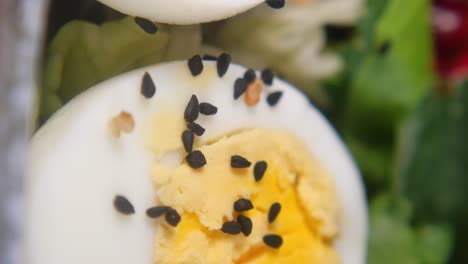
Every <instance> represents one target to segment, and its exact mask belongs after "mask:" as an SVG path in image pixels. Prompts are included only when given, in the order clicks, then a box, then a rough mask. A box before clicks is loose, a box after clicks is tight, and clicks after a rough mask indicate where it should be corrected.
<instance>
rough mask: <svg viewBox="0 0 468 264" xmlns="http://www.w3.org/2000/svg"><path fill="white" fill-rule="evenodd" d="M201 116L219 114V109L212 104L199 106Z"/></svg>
mask: <svg viewBox="0 0 468 264" xmlns="http://www.w3.org/2000/svg"><path fill="white" fill-rule="evenodd" d="M198 108H199V110H200V114H203V115H214V114H216V113H218V108H217V107H216V106H214V105H212V104H210V103H201V104H200V105H199V106H198Z"/></svg>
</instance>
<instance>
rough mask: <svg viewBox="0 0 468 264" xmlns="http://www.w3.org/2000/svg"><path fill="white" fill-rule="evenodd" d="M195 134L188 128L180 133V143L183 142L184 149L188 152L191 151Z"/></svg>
mask: <svg viewBox="0 0 468 264" xmlns="http://www.w3.org/2000/svg"><path fill="white" fill-rule="evenodd" d="M194 138H195V136H194V135H193V132H192V131H190V130H185V131H184V132H183V133H182V143H183V144H184V149H185V151H187V152H188V153H190V152H192V150H193V140H194Z"/></svg>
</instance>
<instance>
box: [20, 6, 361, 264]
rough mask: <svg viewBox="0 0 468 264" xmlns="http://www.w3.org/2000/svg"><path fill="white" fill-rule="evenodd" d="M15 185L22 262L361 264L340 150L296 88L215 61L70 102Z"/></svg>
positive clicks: (349, 179)
mask: <svg viewBox="0 0 468 264" xmlns="http://www.w3.org/2000/svg"><path fill="white" fill-rule="evenodd" d="M156 2H157V1H156ZM26 186H27V188H26V209H27V210H26V212H27V213H26V215H27V217H26V230H25V236H26V263H29V264H63V263H68V264H75V263H76V264H78V263H80V264H81V263H87V264H102V263H113V264H130V263H148V264H149V263H252V264H253V263H294V262H296V263H345V264H363V263H365V257H366V240H367V228H368V223H367V208H366V203H365V194H364V190H363V186H362V182H361V177H360V175H359V171H358V169H357V168H356V166H355V163H354V161H353V159H352V157H351V156H350V154H349V152H348V151H347V149H346V147H345V146H344V144H343V142H342V141H341V140H340V139H339V137H338V135H337V134H336V132H335V131H334V130H333V128H332V127H331V126H330V124H329V123H328V122H327V121H326V119H325V118H324V117H323V116H322V114H321V113H320V112H319V111H317V109H315V108H314V106H312V105H311V104H310V102H309V101H308V99H307V98H306V97H305V96H304V95H303V94H302V93H301V92H300V91H299V90H297V89H296V88H294V87H292V86H291V85H289V84H287V83H285V82H284V81H282V80H280V79H278V78H275V77H274V76H273V73H272V72H271V71H269V70H263V71H253V70H247V69H246V68H243V67H241V66H238V65H232V64H230V57H229V56H228V55H226V54H223V55H221V56H220V57H219V58H218V59H217V61H208V60H201V58H200V57H199V56H194V57H193V58H192V59H190V60H189V61H178V62H172V63H165V64H160V65H155V66H151V67H147V68H143V69H139V70H135V71H132V72H129V73H126V74H123V75H120V76H117V77H115V78H112V79H110V80H108V81H105V82H103V83H101V84H98V85H96V86H95V87H93V88H90V89H89V90H87V91H86V92H84V93H82V94H81V95H79V96H77V97H76V98H74V99H73V100H72V101H70V102H69V103H68V104H67V105H65V106H64V107H63V108H62V109H61V110H59V111H58V112H57V113H55V114H54V115H53V116H52V117H51V118H50V119H49V121H47V123H46V124H45V125H44V126H43V127H42V128H40V130H39V131H38V132H37V133H36V134H35V135H34V137H33V138H32V140H31V144H30V151H29V163H28V167H27V181H26Z"/></svg>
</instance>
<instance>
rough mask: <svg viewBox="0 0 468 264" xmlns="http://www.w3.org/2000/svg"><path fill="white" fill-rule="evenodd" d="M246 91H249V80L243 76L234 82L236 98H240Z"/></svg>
mask: <svg viewBox="0 0 468 264" xmlns="http://www.w3.org/2000/svg"><path fill="white" fill-rule="evenodd" d="M245 91H247V82H246V81H245V80H244V79H243V78H238V79H237V80H236V81H235V82H234V99H235V100H237V99H239V97H241V96H242V95H243V94H244V93H245Z"/></svg>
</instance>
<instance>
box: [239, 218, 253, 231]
mask: <svg viewBox="0 0 468 264" xmlns="http://www.w3.org/2000/svg"><path fill="white" fill-rule="evenodd" d="M237 222H238V223H239V224H240V226H241V232H242V234H244V236H249V235H250V234H251V233H252V226H253V225H252V220H250V218H248V217H247V216H243V215H239V216H238V217H237Z"/></svg>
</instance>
